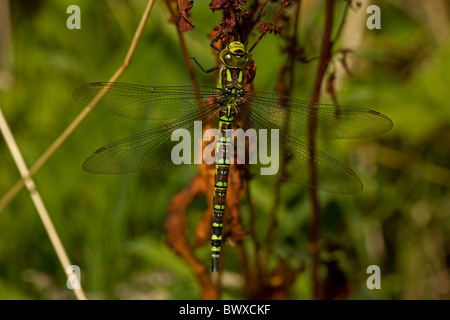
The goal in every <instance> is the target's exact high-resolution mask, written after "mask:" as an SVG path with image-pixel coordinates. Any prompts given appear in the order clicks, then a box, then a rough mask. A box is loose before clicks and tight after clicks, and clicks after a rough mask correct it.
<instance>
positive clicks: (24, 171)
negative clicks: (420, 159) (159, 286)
mask: <svg viewBox="0 0 450 320" xmlns="http://www.w3.org/2000/svg"><path fill="white" fill-rule="evenodd" d="M153 3H154V0H149V2H148V4H147V7H146V9H145V11H144V14H143V16H142V19H141V21H140V23H139V26H138V28H137V30H136V33H135V35H134V38H133V41H132V43H131V46H130V48H129V50H128V53H127V55H126V57H125V60H124V62H123V64H122V65H121V66H120V67H119V69H118V70H117V71H116V72H115V73H114V75H113V76H112V77H111V79H110V80H109V82H114V81H116V80H117V79H118V78H119V77H120V75H121V74H122V73H123V72H124V71H125V69H126V68H128V66H129V65H130V62H131V58H132V57H133V54H134V52H135V51H136V47H137V43H138V42H139V39H140V36H141V34H142V31H143V29H144V26H145V23H146V21H147V19H148V17H149V15H150V12H151V9H152V7H153ZM105 93H106V91H104V92H101V93H99V94H98V95H97V96H96V97H95V98H94V99H93V100H92V101H91V103H90V104H89V107H92V106H94V105H95V104H96V103H97V102H98V101H99V100H100V99H101V98H102V97H103V96H104V95H105ZM91 110H92V109H91V108H85V109H84V110H83V111H82V112H81V113H80V114H79V115H78V116H77V117H76V118H75V120H74V121H73V122H72V123H71V124H70V125H69V126H68V127H67V128H66V130H65V131H64V132H63V133H62V134H61V135H60V136H59V137H58V138H57V139H56V140H55V142H54V143H53V144H52V145H51V146H50V147H49V148H48V149H47V151H46V152H44V154H43V155H42V156H41V157H40V158H39V159H38V161H36V163H35V164H34V165H33V166H32V167H31V169H30V170H28V168H27V166H26V164H25V161H24V160H23V157H22V155H21V153H20V150H19V148H18V146H17V144H16V142H15V140H14V137H13V135H12V133H11V131H10V130H9V127H8V124H7V122H6V119H5V118H4V116H3V113H2V112H1V109H0V130H1V131H2V133H3V135H4V138H5V141H6V143H7V145H8V147H9V148H10V150H11V153H12V155H13V158H14V160H15V162H16V164H17V167H18V169H19V171H20V174H21V176H22V179H21V180H19V181H18V182H17V183H16V184H15V185H14V187H13V188H12V189H11V190H10V191H9V192H8V193H7V194H6V195H5V196H4V197H3V198H2V199H1V201H0V211H2V210H3V208H5V207H6V205H7V204H8V203H9V202H10V201H11V200H12V199H13V198H14V197H15V196H16V195H17V193H18V192H19V191H20V190H21V189H22V187H23V186H24V185H25V186H26V187H27V189H28V190H29V192H30V195H31V198H32V200H33V203H34V205H35V207H36V209H37V211H38V214H39V217H40V218H41V221H42V224H43V225H44V228H45V230H46V232H47V234H48V236H49V238H50V241H51V243H52V245H53V247H54V249H55V252H56V254H57V256H58V259H59V261H60V263H61V265H62V267H63V269H64V272H66V270H67V268H68V267H69V266H71V265H72V264H71V262H70V260H69V258H68V256H67V253H66V251H65V249H64V246H63V245H62V243H61V240H60V238H59V236H58V233H57V231H56V229H55V227H54V225H53V223H52V220H51V218H50V215H49V214H48V211H47V209H46V207H45V205H44V202H43V200H42V198H41V196H40V194H39V192H38V191H37V189H36V185H35V184H34V181H33V179H32V176H33V175H34V174H36V172H37V171H39V169H40V168H41V167H42V166H43V165H44V164H45V163H46V162H47V160H48V159H49V158H50V157H51V156H52V155H53V153H55V151H56V150H57V149H58V148H59V147H60V146H61V145H62V144H63V143H64V141H65V140H66V139H67V138H68V137H69V135H70V134H71V133H72V132H73V131H74V130H75V128H76V127H77V126H78V125H79V124H80V123H81V122H82V121H83V119H84V118H85V117H86V116H87V115H88V114H89V112H90V111H91ZM70 275H71V274H68V276H70ZM74 293H75V295H76V297H77V299H79V300H86V295H85V293H84V291H83V289H81V288H80V289H74Z"/></svg>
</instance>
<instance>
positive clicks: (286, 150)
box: [237, 108, 363, 194]
mask: <svg viewBox="0 0 450 320" xmlns="http://www.w3.org/2000/svg"><path fill="white" fill-rule="evenodd" d="M241 110H242V111H241V112H240V113H239V114H238V115H239V118H238V119H237V120H238V121H239V122H240V123H244V125H243V126H242V127H243V129H244V130H247V129H249V128H253V129H255V132H256V135H257V142H258V145H257V147H255V145H254V144H253V146H252V145H250V143H249V145H247V146H246V148H247V149H248V150H251V151H247V152H256V153H257V154H258V157H259V159H261V158H260V156H261V155H263V156H265V155H267V156H270V158H271V160H272V163H268V161H265V162H266V163H263V162H264V161H263V162H261V161H258V163H257V164H256V165H254V166H253V167H254V169H257V170H259V173H260V174H267V173H263V171H261V169H263V168H266V171H267V169H268V168H269V167H270V166H275V167H272V169H271V170H269V172H272V171H273V170H274V169H276V165H277V164H276V161H278V163H279V168H278V170H276V172H274V173H275V175H276V176H277V177H278V178H280V179H283V180H289V181H293V182H295V183H300V184H304V185H307V186H309V187H313V188H317V189H319V190H323V191H328V192H333V193H341V194H357V193H360V192H361V191H362V188H363V187H362V183H361V180H360V179H359V178H358V176H357V175H356V174H355V173H354V172H353V171H352V170H351V169H350V168H348V167H347V166H345V165H344V164H342V163H340V162H339V161H337V160H336V159H334V158H332V157H330V156H329V155H327V154H325V153H324V152H322V151H319V150H317V149H314V148H312V147H310V146H308V145H307V144H306V143H304V142H302V141H300V140H298V139H296V138H294V137H293V136H290V135H289V134H287V133H286V132H284V131H282V130H277V129H278V128H277V126H275V125H274V124H272V123H271V122H269V121H268V120H267V119H266V118H265V117H263V116H259V115H255V113H250V109H248V108H242V109H241ZM264 129H266V130H264ZM271 129H275V130H274V132H271ZM274 134H277V135H278V138H277V136H274ZM263 135H264V137H263ZM261 141H263V142H264V143H260V142H261ZM239 152H242V148H241V149H239V148H238V150H237V153H238V154H239ZM277 155H278V159H277ZM247 157H249V158H250V157H251V156H247ZM247 161H250V159H248V160H247ZM281 165H283V170H284V171H282V168H281ZM311 165H314V168H315V175H314V176H313V175H312V174H311V172H312V170H311ZM251 167H252V166H250V168H251Z"/></svg>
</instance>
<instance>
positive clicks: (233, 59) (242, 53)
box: [220, 41, 252, 70]
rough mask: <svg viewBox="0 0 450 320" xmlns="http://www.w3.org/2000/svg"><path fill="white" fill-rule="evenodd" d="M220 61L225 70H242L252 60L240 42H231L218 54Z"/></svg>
mask: <svg viewBox="0 0 450 320" xmlns="http://www.w3.org/2000/svg"><path fill="white" fill-rule="evenodd" d="M220 60H221V61H222V62H223V64H224V65H225V67H227V68H231V69H241V70H244V69H245V67H246V66H247V65H248V64H249V62H250V61H251V60H252V55H251V54H250V52H248V51H247V49H246V48H245V46H244V45H243V44H242V42H239V41H233V42H231V43H230V44H228V46H227V47H226V48H225V49H223V50H222V51H221V52H220Z"/></svg>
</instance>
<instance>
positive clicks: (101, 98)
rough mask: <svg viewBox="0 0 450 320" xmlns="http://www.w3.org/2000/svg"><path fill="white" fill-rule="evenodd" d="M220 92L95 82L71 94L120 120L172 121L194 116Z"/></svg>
mask: <svg viewBox="0 0 450 320" xmlns="http://www.w3.org/2000/svg"><path fill="white" fill-rule="evenodd" d="M219 92H220V89H217V88H213V87H189V86H186V87H149V86H142V85H136V84H128V83H120V82H94V83H89V84H86V85H84V86H81V87H79V88H77V89H75V91H74V92H73V97H74V98H75V100H77V101H78V102H80V103H81V104H83V105H86V106H88V107H90V108H92V109H95V110H98V111H102V112H105V113H109V114H112V115H115V116H119V117H125V118H130V119H141V120H171V119H178V118H181V117H183V116H185V115H188V114H191V113H195V112H196V111H197V110H198V109H199V108H200V107H201V106H202V105H205V104H208V101H209V99H210V98H211V97H214V96H218V95H219Z"/></svg>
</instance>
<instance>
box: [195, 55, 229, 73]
mask: <svg viewBox="0 0 450 320" xmlns="http://www.w3.org/2000/svg"><path fill="white" fill-rule="evenodd" d="M190 58H191V59H192V60H194V62H195V63H196V64H197V66H198V67H199V68H200V69H202V71H203V72H204V73H210V72H213V71H216V70H217V69H220V68H221V67H222V65H220V64H219V65H217V66H215V67H212V68H209V69H205V68H203V66H202V65H201V64H200V62H198V60H197V59H196V58H195V57H190Z"/></svg>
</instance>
